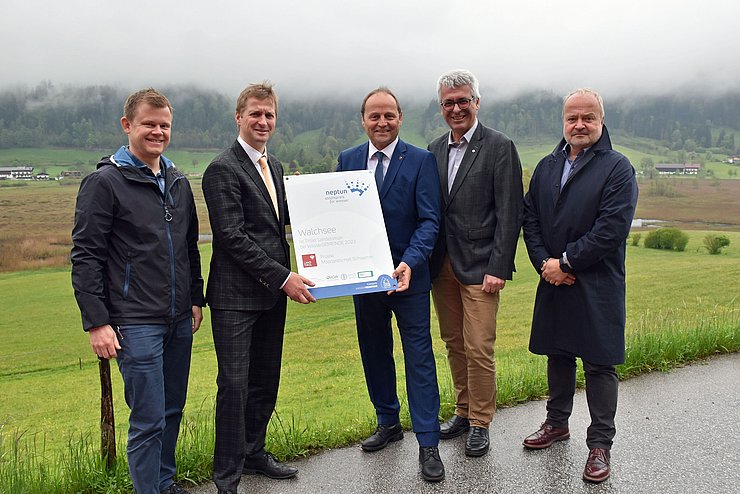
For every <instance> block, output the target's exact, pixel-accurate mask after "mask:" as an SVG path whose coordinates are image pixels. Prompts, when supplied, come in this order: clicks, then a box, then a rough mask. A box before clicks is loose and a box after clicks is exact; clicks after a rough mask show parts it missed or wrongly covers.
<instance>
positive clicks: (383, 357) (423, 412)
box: [354, 291, 439, 446]
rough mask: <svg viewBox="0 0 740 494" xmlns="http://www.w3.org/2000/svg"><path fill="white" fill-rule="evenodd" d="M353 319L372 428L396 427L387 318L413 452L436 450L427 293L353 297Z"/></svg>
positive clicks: (435, 398) (435, 390) (435, 400)
mask: <svg viewBox="0 0 740 494" xmlns="http://www.w3.org/2000/svg"><path fill="white" fill-rule="evenodd" d="M354 303H355V319H356V321H357V339H358V342H359V344H360V355H361V356H362V366H363V368H364V370H365V381H366V383H367V390H368V393H369V395H370V401H372V403H373V406H374V407H375V413H376V415H377V417H378V424H381V425H392V424H396V423H398V421H399V417H398V414H399V410H400V408H401V406H400V404H399V401H398V394H397V393H396V386H397V384H396V363H395V360H394V359H393V331H392V329H391V313H393V314H395V316H396V322H397V324H398V331H399V333H400V335H401V346H402V347H403V360H404V366H405V369H406V394H407V395H408V402H409V412H410V415H411V427H412V429H413V431H414V432H415V433H416V440H417V441H418V442H419V446H437V444H439V387H438V386H437V367H436V363H435V361H434V352H433V351H432V336H431V332H430V327H429V311H430V302H429V292H428V291H427V292H422V293H414V294H410V295H402V294H397V295H396V294H394V295H386V293H385V292H378V293H369V294H366V295H356V296H355V297H354Z"/></svg>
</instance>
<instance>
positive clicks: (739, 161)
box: [722, 154, 740, 165]
mask: <svg viewBox="0 0 740 494" xmlns="http://www.w3.org/2000/svg"><path fill="white" fill-rule="evenodd" d="M722 163H729V164H730V165H740V154H738V155H735V156H728V157H727V159H726V160H723V161H722Z"/></svg>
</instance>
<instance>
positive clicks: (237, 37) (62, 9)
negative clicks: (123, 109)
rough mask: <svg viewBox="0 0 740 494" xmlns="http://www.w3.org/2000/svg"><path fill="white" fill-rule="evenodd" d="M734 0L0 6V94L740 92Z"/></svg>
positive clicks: (97, 1) (102, 0)
mask: <svg viewBox="0 0 740 494" xmlns="http://www.w3.org/2000/svg"><path fill="white" fill-rule="evenodd" d="M739 14H740V2H738V1H737V0H702V1H698V2H697V1H692V2H689V1H687V0H612V1H600V0H591V1H589V2H564V1H558V0H518V1H510V2H503V1H497V0H457V1H447V2H444V1H441V0H426V1H424V0H370V1H362V0H357V1H355V0H304V1H298V0H297V1H280V0H271V1H270V0H265V1H262V2H256V1H252V0H242V1H225V0H207V1H197V2H196V1H192V0H180V1H171V0H161V1H158V2H152V1H142V0H65V1H59V2H56V1H49V0H43V1H41V0H0V74H1V75H0V87H3V88H4V87H8V86H14V85H18V84H24V85H35V84H37V83H38V82H39V81H41V80H50V81H51V82H52V83H54V84H55V85H66V84H74V85H87V84H114V85H115V84H119V85H122V86H124V87H127V88H138V87H140V86H149V85H153V86H161V85H165V84H167V85H169V84H178V83H182V84H190V83H192V84H197V85H199V86H203V87H206V88H212V89H217V90H219V91H221V92H223V93H224V94H226V95H228V96H234V97H235V96H236V94H237V93H238V92H239V91H240V90H241V89H242V88H243V87H244V86H245V85H246V84H248V83H251V82H258V81H261V80H263V79H270V80H272V81H273V83H275V84H276V88H277V90H278V92H279V94H290V95H291V96H301V95H307V96H310V95H314V94H321V95H336V96H338V97H352V98H355V97H361V96H362V95H364V94H365V93H367V91H369V90H370V89H373V88H375V87H377V86H378V85H386V86H389V87H390V88H391V89H394V90H396V91H397V92H398V94H399V95H400V96H402V97H406V98H411V97H415V98H420V99H421V98H423V99H425V100H426V99H428V98H431V97H433V96H434V94H435V84H436V80H437V77H438V76H439V74H440V73H442V72H443V71H445V70H448V69H453V68H467V69H470V70H472V71H473V72H474V73H475V74H476V75H478V77H479V79H480V80H481V88H482V92H483V97H484V98H485V97H486V96H488V97H499V96H506V95H510V94H512V93H517V92H520V91H522V90H526V89H531V88H542V89H547V90H552V91H555V92H558V93H563V92H567V91H568V90H570V89H572V88H575V87H579V86H591V87H594V88H596V89H598V90H600V91H601V92H602V94H603V95H604V97H605V99H606V98H607V97H608V96H610V95H624V94H633V93H642V92H646V93H664V92H670V91H675V90H685V89H686V88H693V89H696V88H708V89H710V90H712V91H722V90H725V89H740V56H739V55H740V15H739Z"/></svg>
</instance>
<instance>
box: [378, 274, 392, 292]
mask: <svg viewBox="0 0 740 494" xmlns="http://www.w3.org/2000/svg"><path fill="white" fill-rule="evenodd" d="M378 284H379V285H380V287H381V288H383V289H385V290H390V289H391V288H392V287H393V278H391V277H390V276H388V275H387V274H382V275H380V276H379V277H378Z"/></svg>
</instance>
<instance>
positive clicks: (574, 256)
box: [524, 89, 637, 482]
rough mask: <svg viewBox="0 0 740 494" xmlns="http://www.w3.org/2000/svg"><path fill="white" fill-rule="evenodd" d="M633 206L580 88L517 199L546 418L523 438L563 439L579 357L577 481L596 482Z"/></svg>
mask: <svg viewBox="0 0 740 494" xmlns="http://www.w3.org/2000/svg"><path fill="white" fill-rule="evenodd" d="M636 203H637V181H636V179H635V170H634V168H633V167H632V165H631V164H630V162H629V160H628V159H627V157H625V156H624V155H622V154H620V153H618V152H617V151H614V150H613V149H612V145H611V141H610V139H609V133H608V132H607V129H606V127H605V126H604V104H603V101H602V99H601V96H599V94H598V93H596V92H595V91H592V90H590V89H578V90H576V91H573V92H572V93H570V94H569V95H568V96H566V97H565V99H564V100H563V140H561V141H560V143H559V144H558V145H557V147H556V148H555V150H554V151H553V152H552V154H550V155H548V156H546V157H545V158H543V159H542V160H541V161H540V162H539V164H538V165H537V168H536V169H535V171H534V174H533V175H532V180H531V182H530V187H529V192H528V193H527V194H526V197H525V199H524V240H525V242H526V244H527V251H528V253H529V258H530V261H531V262H532V265H533V266H534V267H535V269H536V270H537V272H538V273H540V275H541V279H540V282H539V285H538V287H537V296H536V299H535V305H534V315H533V319H532V334H531V338H530V343H529V350H530V351H531V352H532V353H536V354H539V355H547V357H548V359H547V381H548V387H549V398H548V400H547V419H546V420H545V422H544V423H543V424H542V426H541V427H540V429H539V430H538V431H537V432H535V433H533V434H531V435H530V436H528V437H527V438H526V439H524V446H525V447H527V448H530V449H544V448H547V447H549V446H550V445H552V444H553V443H554V442H556V441H561V440H565V439H568V438H569V437H570V433H569V430H568V418H569V417H570V414H571V411H572V408H573V394H574V393H575V388H576V360H575V359H576V357H580V358H581V360H582V361H583V368H584V372H585V376H586V399H587V402H588V407H589V412H590V414H591V425H590V426H589V428H588V432H587V437H586V444H587V446H588V448H589V450H590V452H589V456H588V460H587V462H586V467H585V469H584V472H583V478H584V479H585V480H588V481H591V482H601V481H603V480H606V479H607V478H608V477H609V474H610V467H609V462H610V450H611V446H612V440H613V438H614V435H615V432H616V429H615V427H614V416H615V414H616V410H617V385H618V379H617V374H616V371H615V365H617V364H620V363H622V362H624V352H625V345H624V327H625V318H626V316H625V266H624V259H625V246H626V238H627V235H628V234H629V229H630V224H631V222H632V217H633V214H634V211H635V205H636Z"/></svg>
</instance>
